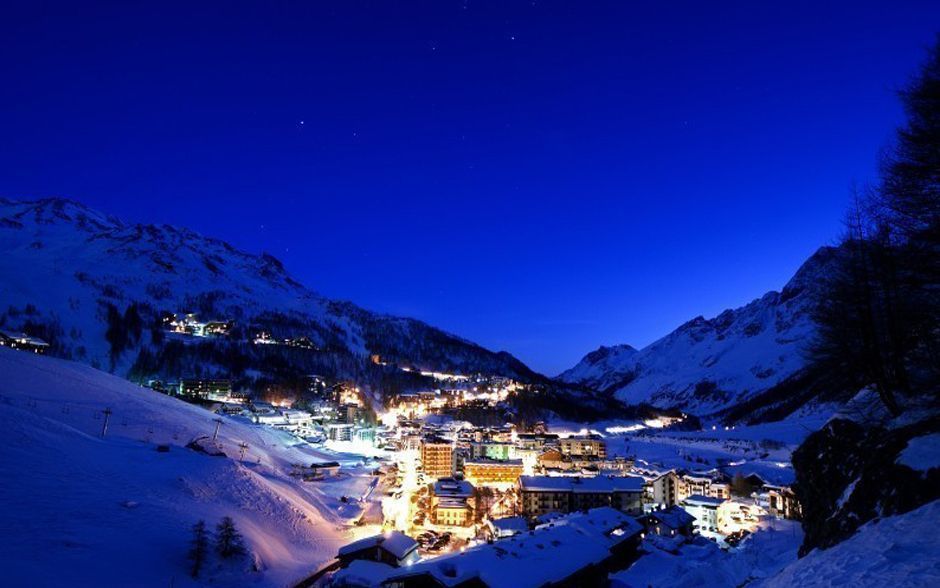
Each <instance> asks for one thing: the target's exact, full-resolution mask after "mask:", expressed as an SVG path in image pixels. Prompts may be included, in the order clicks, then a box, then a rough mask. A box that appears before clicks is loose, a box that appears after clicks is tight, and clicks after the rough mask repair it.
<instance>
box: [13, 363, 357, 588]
mask: <svg viewBox="0 0 940 588" xmlns="http://www.w3.org/2000/svg"><path fill="white" fill-rule="evenodd" d="M0 375H2V378H0V446H2V447H3V457H2V459H0V479H2V480H3V483H2V484H0V505H2V508H0V537H3V538H4V548H3V550H4V558H3V559H4V562H5V563H4V584H5V585H8V586H26V585H31V586H54V585H68V586H101V585H110V586H155V587H156V586H160V587H165V586H177V587H179V586H189V585H197V584H198V585H202V584H207V583H212V584H213V585H217V586H244V585H246V584H253V585H259V586H285V585H287V584H289V583H291V582H294V581H297V580H299V579H301V578H303V577H305V576H306V575H308V574H309V573H311V572H312V571H314V570H316V569H317V568H318V567H319V566H320V565H321V564H323V563H324V562H327V561H328V560H330V559H331V558H332V557H334V556H335V553H336V549H337V547H338V546H339V545H341V544H343V543H345V542H348V541H349V540H350V539H351V538H352V534H351V533H350V532H349V531H348V530H347V529H348V525H347V524H346V523H347V522H348V519H349V518H350V516H351V514H350V513H348V512H346V509H348V508H351V507H350V506H349V505H346V504H344V503H343V502H341V501H340V500H339V499H338V497H337V496H336V494H338V493H340V492H342V490H344V489H345V488H344V489H339V488H337V489H335V491H333V490H331V488H330V487H329V486H322V485H311V484H306V485H305V484H304V483H302V482H298V481H296V480H295V479H294V478H291V477H290V476H289V475H287V472H288V471H289V470H290V467H291V464H293V463H310V462H314V461H318V460H320V459H323V458H324V457H326V456H323V455H320V454H319V453H317V452H316V451H314V450H312V449H310V448H309V446H306V445H304V446H303V447H300V446H298V445H296V442H291V441H290V437H289V436H286V435H285V434H283V433H280V432H278V431H275V430H273V429H269V428H266V427H261V426H255V425H251V424H249V423H247V422H243V421H239V420H236V419H232V418H225V419H224V423H223V424H222V426H221V428H220V431H219V435H218V443H219V446H220V447H221V449H222V451H224V453H225V454H226V456H225V457H219V456H210V455H207V454H206V453H201V452H198V451H194V450H192V449H187V448H186V444H187V443H189V442H190V441H191V440H193V439H194V438H196V437H199V436H205V435H208V436H211V435H212V433H213V429H214V427H215V422H214V421H213V419H214V418H215V415H213V414H212V413H210V412H208V411H205V410H203V409H201V408H198V407H196V406H193V405H189V404H186V403H184V402H181V401H179V400H176V399H173V398H170V397H167V396H163V395H161V394H159V393H156V392H153V391H151V390H148V389H145V388H140V387H138V386H135V385H133V384H131V383H128V382H126V381H124V380H122V379H120V378H117V377H114V376H111V375H108V374H105V373H103V372H100V371H97V370H95V369H93V368H90V367H88V366H84V365H81V364H78V363H74V362H69V361H65V360H60V359H54V358H49V357H41V356H37V355H34V354H30V353H24V352H17V351H11V350H8V349H5V348H0ZM106 409H110V410H111V415H110V421H109V428H108V432H107V436H105V437H103V438H102V437H101V431H102V426H103V424H104V413H103V411H104V410H106ZM242 443H245V444H247V447H246V453H245V457H244V460H242V459H240V451H241V448H240V445H241V444H242ZM158 444H165V445H166V446H168V447H169V451H168V452H158V451H157V445H158ZM206 446H207V447H213V444H211V443H207V444H206ZM329 458H331V459H332V458H335V456H329ZM353 471H355V466H353ZM363 476H365V477H364V478H363V479H364V480H368V479H370V477H368V476H369V473H368V471H364V472H363ZM353 479H354V478H350V480H353ZM223 516H231V517H232V518H233V519H234V521H235V524H236V526H237V528H238V529H239V530H240V531H241V532H242V533H243V534H244V536H245V539H246V543H247V545H248V548H249V550H250V551H251V556H249V557H248V558H246V559H245V560H243V561H241V562H238V563H229V562H221V561H220V560H218V558H216V557H214V556H213V557H212V558H210V560H209V564H208V565H207V566H206V568H205V570H204V572H203V574H202V575H201V577H200V580H199V581H198V582H197V581H193V580H192V579H191V578H190V577H189V575H188V571H189V564H188V562H187V559H186V556H187V551H188V549H189V540H190V538H191V531H190V529H191V527H192V525H193V524H194V523H195V522H196V521H198V520H200V519H204V520H205V521H206V523H207V525H208V526H209V528H210V529H213V528H214V526H215V525H216V524H217V523H218V521H219V520H220V519H221V518H222V517H223ZM253 568H257V571H252V570H253Z"/></svg>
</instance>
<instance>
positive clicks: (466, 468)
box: [463, 459, 523, 486]
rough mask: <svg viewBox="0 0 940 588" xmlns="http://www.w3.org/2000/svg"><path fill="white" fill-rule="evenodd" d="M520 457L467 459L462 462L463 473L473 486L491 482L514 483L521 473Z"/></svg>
mask: <svg viewBox="0 0 940 588" xmlns="http://www.w3.org/2000/svg"><path fill="white" fill-rule="evenodd" d="M522 471H523V466H522V460H521V459H514V460H504V461H496V460H492V459H474V460H467V461H465V462H464V464H463V475H464V477H465V478H466V479H467V480H469V481H470V482H471V483H472V484H473V485H475V486H487V485H491V484H515V483H516V480H518V479H519V476H521V475H522Z"/></svg>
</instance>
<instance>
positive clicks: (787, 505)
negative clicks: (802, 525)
mask: <svg viewBox="0 0 940 588" xmlns="http://www.w3.org/2000/svg"><path fill="white" fill-rule="evenodd" d="M765 488H766V489H767V507H768V508H767V510H768V511H769V512H770V514H771V515H773V516H775V517H781V518H784V519H793V520H796V521H799V520H801V519H802V518H803V510H802V508H801V507H800V502H799V500H797V498H796V494H795V493H794V492H793V490H791V489H790V488H788V487H786V486H769V485H768V486H765Z"/></svg>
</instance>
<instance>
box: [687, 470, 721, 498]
mask: <svg viewBox="0 0 940 588" xmlns="http://www.w3.org/2000/svg"><path fill="white" fill-rule="evenodd" d="M680 480H681V483H680V486H679V493H678V496H677V498H678V500H679V501H681V500H682V499H684V498H685V497H687V496H694V495H699V496H708V497H710V498H723V499H725V500H727V499H729V498H731V484H728V483H727V482H720V481H717V480H713V479H712V478H709V477H705V476H692V475H689V474H685V475H683V476H682V477H681V478H680Z"/></svg>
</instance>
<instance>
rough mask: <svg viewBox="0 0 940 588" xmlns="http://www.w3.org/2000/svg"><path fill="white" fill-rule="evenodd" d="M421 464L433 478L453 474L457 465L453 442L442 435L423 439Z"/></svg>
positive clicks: (427, 474)
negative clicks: (441, 436)
mask: <svg viewBox="0 0 940 588" xmlns="http://www.w3.org/2000/svg"><path fill="white" fill-rule="evenodd" d="M421 466H422V468H423V469H424V475H425V476H427V477H428V478H431V479H432V480H436V479H438V478H449V477H451V476H453V475H454V470H455V468H456V466H457V456H456V454H455V452H454V444H453V442H451V441H448V440H446V439H441V438H440V437H427V438H425V439H422V440H421Z"/></svg>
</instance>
